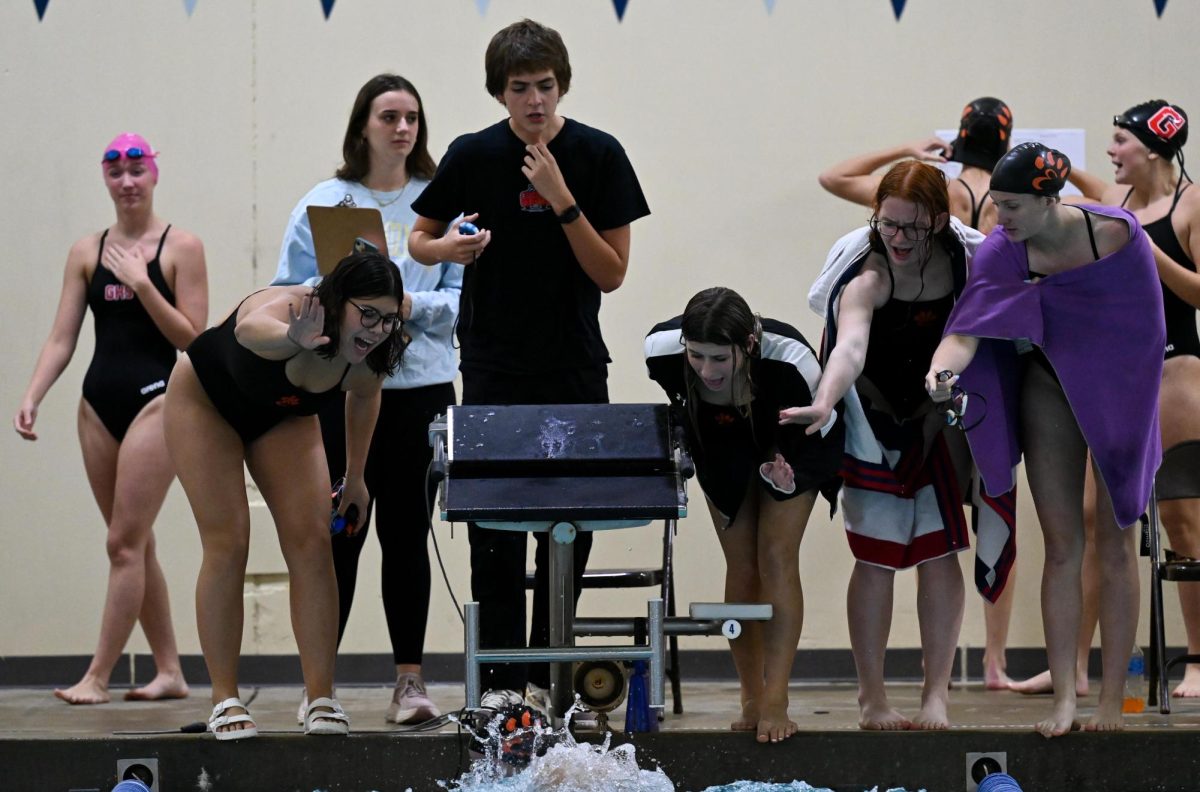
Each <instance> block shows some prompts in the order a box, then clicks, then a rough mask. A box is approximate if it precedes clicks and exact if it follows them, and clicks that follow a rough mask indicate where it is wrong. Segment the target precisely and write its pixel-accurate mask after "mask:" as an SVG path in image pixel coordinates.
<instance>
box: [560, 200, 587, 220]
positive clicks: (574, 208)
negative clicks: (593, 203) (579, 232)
mask: <svg viewBox="0 0 1200 792" xmlns="http://www.w3.org/2000/svg"><path fill="white" fill-rule="evenodd" d="M581 214H583V212H580V211H579V205H578V204H571V205H570V206H568V207H567V208H566V209H563V210H562V213H561V214H559V215H558V222H560V223H562V224H563V225H567V224H568V223H574V222H575V221H576V220H578V219H579V215H581Z"/></svg>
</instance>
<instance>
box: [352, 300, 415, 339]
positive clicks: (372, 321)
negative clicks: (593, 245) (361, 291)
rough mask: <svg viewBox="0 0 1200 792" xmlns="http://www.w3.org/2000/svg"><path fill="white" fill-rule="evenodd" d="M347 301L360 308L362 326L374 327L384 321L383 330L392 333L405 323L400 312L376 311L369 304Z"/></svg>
mask: <svg viewBox="0 0 1200 792" xmlns="http://www.w3.org/2000/svg"><path fill="white" fill-rule="evenodd" d="M346 302H348V303H350V304H351V305H353V306H354V307H355V308H357V309H358V312H359V314H360V316H359V319H360V320H361V321H362V326H363V327H366V328H368V329H369V328H372V327H374V326H375V325H377V324H379V323H380V322H383V332H385V333H391V332H393V331H394V330H395V329H396V328H397V327H400V326H401V325H403V324H404V320H403V319H401V318H400V314H398V313H390V314H383V313H380V312H379V311H376V310H375V309H374V308H372V307H371V306H369V305H359V304H358V303H356V302H354V301H353V300H346Z"/></svg>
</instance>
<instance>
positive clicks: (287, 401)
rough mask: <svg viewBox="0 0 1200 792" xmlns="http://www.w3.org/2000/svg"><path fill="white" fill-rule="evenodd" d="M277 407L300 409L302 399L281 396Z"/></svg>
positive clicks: (276, 401) (276, 403)
mask: <svg viewBox="0 0 1200 792" xmlns="http://www.w3.org/2000/svg"><path fill="white" fill-rule="evenodd" d="M275 406H276V407H299V406H300V397H299V396H280V397H279V398H278V399H276V400H275Z"/></svg>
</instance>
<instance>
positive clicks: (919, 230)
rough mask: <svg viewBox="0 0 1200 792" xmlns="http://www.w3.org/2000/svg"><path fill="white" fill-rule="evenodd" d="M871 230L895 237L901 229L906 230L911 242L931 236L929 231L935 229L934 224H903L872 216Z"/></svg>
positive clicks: (906, 236) (906, 235)
mask: <svg viewBox="0 0 1200 792" xmlns="http://www.w3.org/2000/svg"><path fill="white" fill-rule="evenodd" d="M870 225H871V230H872V231H874V232H875V233H877V234H879V235H880V236H884V237H888V238H891V237H894V236H896V234H898V233H900V232H901V231H903V232H904V238H905V239H907V240H908V241H910V242H920V241H921V240H922V239H924V238H925V237H927V236H929V232H930V231H932V230H933V226H923V225H915V224H908V225H905V224H901V223H897V222H896V221H894V220H881V219H879V218H878V217H872V218H871V223H870Z"/></svg>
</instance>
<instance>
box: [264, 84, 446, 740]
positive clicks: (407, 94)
mask: <svg viewBox="0 0 1200 792" xmlns="http://www.w3.org/2000/svg"><path fill="white" fill-rule="evenodd" d="M428 138H429V126H428V124H427V123H426V120H425V109H424V105H423V104H422V103H421V97H420V94H418V93H417V89H416V87H415V86H414V85H413V84H412V83H411V82H409V81H408V80H406V79H404V78H403V77H400V76H398V75H395V74H380V75H376V76H375V77H372V78H371V79H370V80H367V82H366V83H365V84H364V85H363V86H362V88H361V89H360V90H359V92H358V96H357V97H356V98H355V100H354V106H353V108H352V109H351V111H350V119H349V121H348V122H347V125H346V134H345V138H344V140H343V143H342V156H343V164H342V167H341V168H339V169H338V171H337V173H336V174H335V176H334V178H332V179H326V180H325V181H322V182H321V183H319V184H317V185H316V186H315V187H313V188H312V189H311V190H310V191H309V192H308V194H307V195H305V196H304V197H303V198H301V199H300V201H299V203H297V204H296V208H295V209H294V210H293V211H292V215H291V217H290V219H289V220H288V226H287V229H286V231H285V232H284V237H283V245H282V247H281V249H280V252H279V268H278V270H277V271H276V273H275V278H274V280H272V284H273V285H276V286H278V285H284V284H294V283H310V284H311V283H313V282H315V281H316V280H317V278H318V274H317V260H316V253H315V250H314V248H313V240H312V229H311V228H310V227H309V223H308V213H307V209H308V207H309V205H317V206H334V205H339V204H340V205H344V206H358V207H365V208H373V209H378V210H379V212H380V213H381V214H382V215H383V223H384V230H385V232H386V234H387V248H388V249H387V251H386V252H387V254H388V256H389V257H390V258H391V259H392V261H393V262H394V263H395V265H396V267H398V268H399V270H400V272H401V273H402V275H403V278H404V285H405V287H406V291H405V293H404V301H403V303H402V304H401V308H400V313H401V315H402V317H403V318H404V322H405V325H404V326H405V331H406V333H407V334H408V335H410V336H411V337H412V343H411V344H410V345H409V347H408V350H407V351H406V353H405V356H404V365H403V366H401V367H400V368H399V369H397V370H396V372H395V373H393V374H392V375H391V376H389V377H388V378H387V379H386V380H385V381H384V383H383V401H382V404H381V406H380V410H379V423H378V426H377V428H376V432H375V437H374V439H373V440H372V442H371V451H370V453H369V455H368V456H367V468H366V477H367V483H368V487H369V489H370V491H371V493H372V500H371V503H370V504H369V505H368V507H367V510H366V512H365V514H364V517H363V519H362V520H360V522H359V524H358V526H356V527H354V528H351V529H348V530H346V531H344V532H342V533H339V534H337V535H336V536H334V537H333V563H334V569H335V570H336V571H337V579H338V602H339V610H338V642H339V643H340V642H341V639H342V634H343V633H344V631H345V629H346V622H347V621H348V620H349V618H350V609H351V606H352V605H353V604H354V590H355V583H356V580H357V578H358V559H359V555H360V554H361V553H362V549H363V547H364V545H365V544H366V540H367V532H368V528H369V525H370V522H371V516H372V515H374V517H375V521H374V522H375V535H376V537H377V538H378V539H379V547H380V551H381V553H382V557H383V561H382V563H381V564H380V590H381V594H382V598H383V612H384V615H385V617H386V619H387V625H388V637H389V639H390V642H391V649H392V659H393V662H394V663H395V668H396V684H395V687H394V689H393V691H392V697H391V701H390V702H389V704H388V707H387V711H386V713H385V715H384V717H385V718H386V720H387V721H389V722H392V723H420V722H422V721H426V720H429V719H430V718H435V717H437V716H438V715H440V714H441V713H440V711H439V710H438V708H437V707H436V706H435V705H434V703H433V701H432V700H431V699H430V698H429V695H428V693H427V692H426V689H425V680H424V679H423V678H422V676H421V662H422V658H423V655H424V649H425V626H426V621H427V620H428V617H429V591H430V582H431V581H430V563H429V525H430V517H431V514H432V506H433V502H434V491H433V490H431V489H429V488H428V486H427V481H426V475H425V474H426V470H427V468H428V466H429V462H430V460H431V459H432V457H433V450H432V448H430V445H429V438H428V432H429V423H430V421H432V420H433V419H434V418H435V417H436V416H438V415H440V414H443V413H445V412H446V407H447V405H450V404H454V402H455V400H456V396H455V393H454V378H455V376H456V375H457V374H458V363H457V359H456V355H455V352H454V344H453V337H454V325H455V322H456V320H457V319H458V302H459V296H460V294H461V291H462V280H463V268H462V265H460V264H454V263H452V262H443V263H441V264H437V265H436V266H432V267H426V266H424V265H421V264H417V263H416V262H414V261H413V260H412V259H410V258H409V256H408V234H409V231H410V230H411V229H412V226H413V223H414V222H415V221H416V213H415V212H414V211H413V209H412V203H413V201H414V200H416V198H417V196H419V195H420V194H421V191H422V190H424V189H425V185H427V184H428V183H429V180H430V179H431V178H433V172H434V168H435V165H434V161H433V158H432V157H431V156H430V154H429V148H428ZM343 415H344V409H343V407H342V404H341V400H340V399H335V400H333V401H331V402H330V403H329V404H328V405H327V406H326V407H325V409H323V410H322V411H321V413H320V420H321V434H322V436H323V437H324V441H325V454H326V459H327V461H328V463H329V472H330V476H331V477H332V478H334V479H337V478H338V477H339V476H341V475H342V472H343V471H344V470H345V467H346V459H345V457H344V455H343V454H342V449H343V448H344V447H345V419H344V417H343ZM306 706H307V702H304V701H302V702H301V705H300V709H299V710H298V711H297V718H298V719H300V718H302V717H303V712H304V709H305V707H306Z"/></svg>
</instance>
